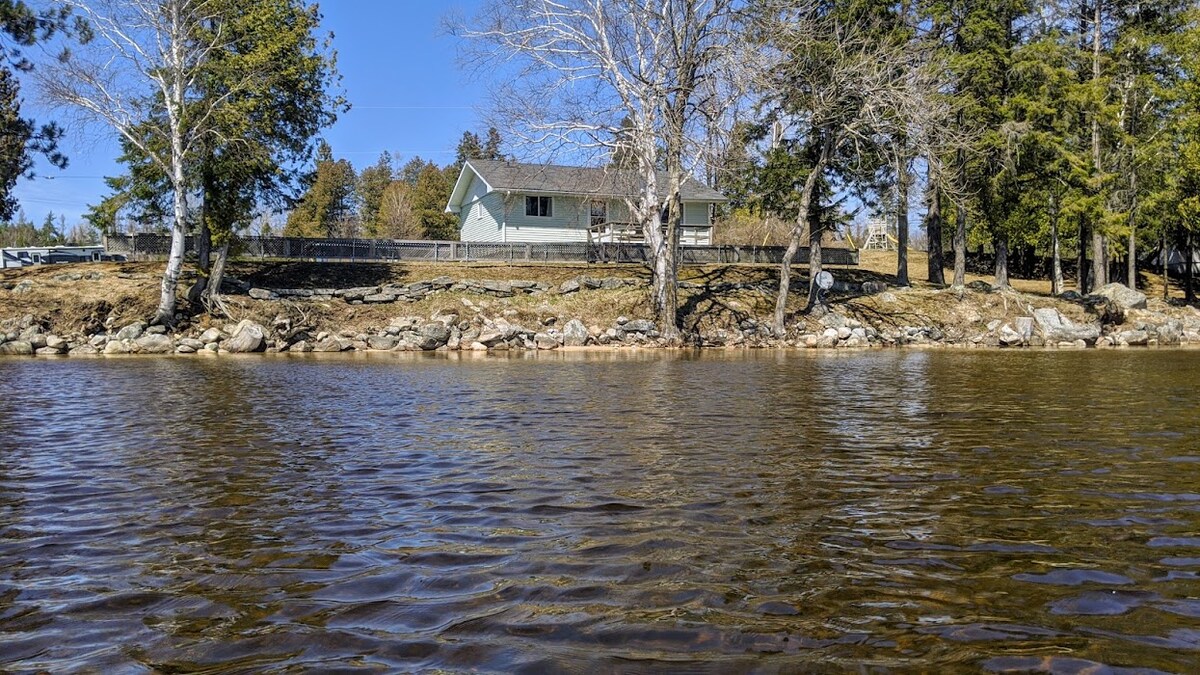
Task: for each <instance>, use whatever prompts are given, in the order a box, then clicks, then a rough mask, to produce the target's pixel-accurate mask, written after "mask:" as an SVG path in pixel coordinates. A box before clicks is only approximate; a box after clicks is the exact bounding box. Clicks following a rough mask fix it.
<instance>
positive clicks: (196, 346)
mask: <svg viewBox="0 0 1200 675" xmlns="http://www.w3.org/2000/svg"><path fill="white" fill-rule="evenodd" d="M179 344H180V345H182V346H184V347H191V348H192V351H194V352H198V351H200V350H201V349H204V345H205V342H204V341H203V340H196V339H193V338H183V339H182V340H180V341H179Z"/></svg>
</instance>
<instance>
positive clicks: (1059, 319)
mask: <svg viewBox="0 0 1200 675" xmlns="http://www.w3.org/2000/svg"><path fill="white" fill-rule="evenodd" d="M1033 320H1034V321H1035V322H1036V323H1037V326H1038V329H1039V330H1040V331H1041V333H1042V336H1043V337H1044V338H1045V339H1046V341H1047V342H1079V341H1082V342H1084V343H1085V344H1086V343H1094V342H1095V341H1096V340H1097V339H1099V337H1100V327H1099V326H1093V325H1083V326H1081V325H1078V324H1075V323H1073V322H1072V321H1071V320H1069V319H1067V318H1066V317H1065V316H1063V315H1062V314H1060V313H1059V311H1058V310H1057V309H1055V308H1053V307H1042V308H1040V309H1035V310H1033Z"/></svg>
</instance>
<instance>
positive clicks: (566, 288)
mask: <svg viewBox="0 0 1200 675" xmlns="http://www.w3.org/2000/svg"><path fill="white" fill-rule="evenodd" d="M578 291H579V282H578V281H577V280H575V279H568V280H566V281H564V282H562V285H560V286H559V287H558V292H559V293H560V294H562V295H566V294H568V293H575V292H578Z"/></svg>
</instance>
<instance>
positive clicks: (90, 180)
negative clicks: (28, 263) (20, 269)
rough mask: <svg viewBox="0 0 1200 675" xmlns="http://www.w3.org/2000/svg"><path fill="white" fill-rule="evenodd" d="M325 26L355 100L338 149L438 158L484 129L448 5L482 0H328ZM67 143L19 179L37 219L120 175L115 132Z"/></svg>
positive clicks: (466, 7) (89, 199)
mask: <svg viewBox="0 0 1200 675" xmlns="http://www.w3.org/2000/svg"><path fill="white" fill-rule="evenodd" d="M320 4H321V10H322V12H323V13H324V15H325V21H324V28H325V30H327V31H331V32H332V33H333V34H334V40H333V46H334V49H336V50H337V53H338V70H339V72H341V74H342V77H343V81H342V86H343V88H344V90H345V94H346V97H347V99H348V100H349V101H350V103H351V104H352V105H353V108H352V109H351V110H350V112H349V113H346V114H344V115H342V116H341V118H340V119H339V120H338V122H337V124H336V125H335V126H333V127H332V128H330V129H327V130H326V131H325V133H324V134H323V135H324V137H325V139H326V140H328V141H329V143H330V145H331V146H332V147H333V152H334V155H335V156H337V157H344V158H346V159H349V160H350V161H351V162H352V163H353V164H354V166H355V167H356V168H360V169H361V168H362V167H364V166H368V165H370V164H373V163H374V162H375V160H376V159H378V157H379V154H380V153H381V152H383V151H385V150H386V151H388V152H391V153H392V154H393V155H394V156H399V157H400V158H401V161H403V160H406V159H409V158H411V157H413V156H416V155H420V156H421V157H424V158H426V159H431V160H433V161H435V162H437V163H439V164H446V163H449V162H450V161H451V160H453V158H454V148H455V146H456V145H457V143H458V139H459V137H460V136H462V133H463V132H464V131H468V130H472V131H475V130H479V127H481V126H482V124H483V123H482V122H481V121H480V120H481V119H482V115H481V113H482V111H481V110H480V109H479V106H481V105H483V104H484V103H485V101H486V99H485V97H484V95H483V91H484V90H485V87H484V86H483V85H482V84H481V83H479V82H476V81H474V79H473V77H472V76H471V75H470V74H468V73H465V72H463V71H461V70H460V69H459V68H458V67H457V64H456V62H455V58H456V54H457V42H456V38H454V37H451V36H449V35H445V34H444V31H443V30H442V20H443V18H444V17H445V16H447V14H448V13H451V12H455V11H459V12H462V13H465V14H467V15H469V14H470V13H472V12H473V11H474V10H475V9H476V8H477V7H478V5H479V0H450V1H446V0H437V1H432V0H324V2H321V3H320ZM32 86H33V85H32V83H27V84H25V87H26V90H25V92H24V93H25V100H26V106H25V112H26V114H27V115H31V116H34V117H36V118H37V119H38V120H39V121H40V120H43V119H53V116H52V115H51V114H50V113H46V112H44V111H42V110H40V109H39V108H38V107H37V105H36V95H35V93H34V92H33V91H31V90H30V89H29V88H30V87H32ZM67 133H68V137H67V139H66V142H65V143H64V144H63V149H64V150H65V151H66V153H67V155H68V157H69V158H70V166H68V167H67V169H66V170H64V171H59V170H58V169H55V168H53V167H50V166H48V165H47V164H46V163H45V162H41V163H40V164H39V166H38V168H37V172H38V178H35V179H34V180H32V181H28V180H23V181H21V182H20V183H19V184H18V186H17V189H16V195H17V198H18V199H19V200H20V202H21V206H22V208H23V209H24V210H25V213H26V215H27V216H28V217H29V218H30V219H32V220H33V221H34V222H37V223H40V222H41V220H42V219H43V218H45V216H46V214H47V213H48V212H50V211H53V212H54V213H55V214H56V215H57V214H62V215H65V216H66V219H67V223H68V226H69V225H71V224H73V223H75V222H77V221H78V220H79V219H80V217H81V216H82V214H83V213H85V212H86V211H87V210H88V204H95V203H97V202H99V201H100V199H102V198H103V196H104V195H105V194H106V192H107V190H106V188H105V186H104V177H105V176H113V175H119V174H120V173H121V167H120V165H118V164H117V163H116V161H115V158H116V156H117V152H118V145H117V141H116V138H115V136H114V135H113V134H111V133H108V132H107V130H104V129H101V128H98V127H95V128H92V129H90V130H89V131H86V132H83V131H81V130H76V129H71V128H68V129H67Z"/></svg>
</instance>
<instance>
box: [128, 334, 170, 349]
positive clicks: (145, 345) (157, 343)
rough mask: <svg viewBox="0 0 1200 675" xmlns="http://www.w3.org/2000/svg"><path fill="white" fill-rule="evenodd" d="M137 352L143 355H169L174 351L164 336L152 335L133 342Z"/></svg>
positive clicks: (168, 339) (167, 338)
mask: <svg viewBox="0 0 1200 675" xmlns="http://www.w3.org/2000/svg"><path fill="white" fill-rule="evenodd" d="M134 342H135V343H136V344H137V346H138V351H140V352H142V353H143V354H170V353H171V352H173V351H175V344H174V343H173V342H172V341H171V338H169V337H167V336H166V335H160V334H157V333H152V334H149V335H143V336H142V337H140V338H138V339H137V340H134Z"/></svg>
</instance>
